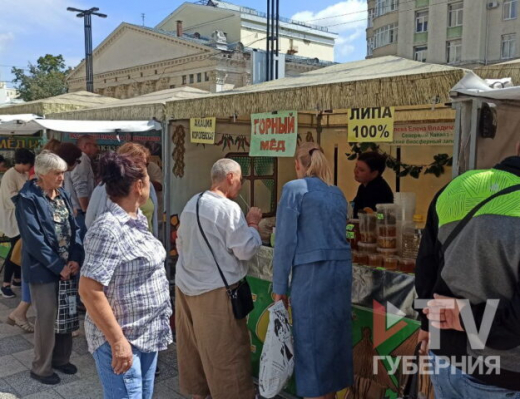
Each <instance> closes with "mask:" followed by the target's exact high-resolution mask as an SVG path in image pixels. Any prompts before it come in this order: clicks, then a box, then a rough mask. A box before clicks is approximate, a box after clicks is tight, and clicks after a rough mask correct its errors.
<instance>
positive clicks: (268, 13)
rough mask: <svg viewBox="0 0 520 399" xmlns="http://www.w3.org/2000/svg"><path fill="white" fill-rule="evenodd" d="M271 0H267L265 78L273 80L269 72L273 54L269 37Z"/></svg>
mask: <svg viewBox="0 0 520 399" xmlns="http://www.w3.org/2000/svg"><path fill="white" fill-rule="evenodd" d="M270 22H271V0H267V35H266V37H265V43H266V44H265V80H271V77H270V76H269V73H270V71H271V64H270V62H269V57H270V54H271V50H270V44H271V43H270V42H269V37H270V33H271V26H270Z"/></svg>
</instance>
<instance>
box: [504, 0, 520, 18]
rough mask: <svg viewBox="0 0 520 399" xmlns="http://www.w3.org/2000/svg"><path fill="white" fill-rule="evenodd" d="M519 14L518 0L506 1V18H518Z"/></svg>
mask: <svg viewBox="0 0 520 399" xmlns="http://www.w3.org/2000/svg"><path fill="white" fill-rule="evenodd" d="M517 16H518V0H505V1H504V20H508V19H516V17H517Z"/></svg>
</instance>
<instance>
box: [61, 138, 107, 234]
mask: <svg viewBox="0 0 520 399" xmlns="http://www.w3.org/2000/svg"><path fill="white" fill-rule="evenodd" d="M76 145H77V146H78V148H79V149H80V150H81V158H80V159H79V162H78V164H77V165H76V167H75V168H74V170H73V171H72V172H67V173H65V182H64V188H65V190H66V191H68V192H69V193H70V195H71V199H72V206H73V208H74V213H75V214H76V222H77V223H78V226H79V228H80V230H81V232H80V236H81V239H82V240H83V238H84V237H85V234H86V232H87V228H86V226H85V212H87V207H88V202H89V200H90V196H91V195H92V191H94V187H95V186H96V181H95V178H94V171H93V170H92V159H93V158H94V157H95V156H96V155H97V153H98V151H99V148H98V145H97V143H96V138H95V137H94V136H91V135H89V134H85V135H83V136H81V137H80V138H79V139H78V141H77V143H76Z"/></svg>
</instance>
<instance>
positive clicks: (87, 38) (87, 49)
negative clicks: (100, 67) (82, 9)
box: [84, 13, 94, 93]
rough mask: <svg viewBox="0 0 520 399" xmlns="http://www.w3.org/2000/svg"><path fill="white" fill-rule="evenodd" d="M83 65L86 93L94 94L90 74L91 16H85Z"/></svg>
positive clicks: (88, 14) (91, 75) (91, 74)
mask: <svg viewBox="0 0 520 399" xmlns="http://www.w3.org/2000/svg"><path fill="white" fill-rule="evenodd" d="M84 21H85V64H86V73H87V91H90V92H91V93H93V92H94V82H93V73H92V15H91V14H90V13H87V14H85V19H84Z"/></svg>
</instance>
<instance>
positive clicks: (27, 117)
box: [0, 114, 41, 123]
mask: <svg viewBox="0 0 520 399" xmlns="http://www.w3.org/2000/svg"><path fill="white" fill-rule="evenodd" d="M33 119H41V116H38V115H35V114H17V115H0V123H6V122H11V121H24V122H28V121H32V120H33Z"/></svg>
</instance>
